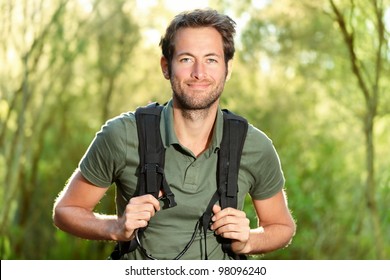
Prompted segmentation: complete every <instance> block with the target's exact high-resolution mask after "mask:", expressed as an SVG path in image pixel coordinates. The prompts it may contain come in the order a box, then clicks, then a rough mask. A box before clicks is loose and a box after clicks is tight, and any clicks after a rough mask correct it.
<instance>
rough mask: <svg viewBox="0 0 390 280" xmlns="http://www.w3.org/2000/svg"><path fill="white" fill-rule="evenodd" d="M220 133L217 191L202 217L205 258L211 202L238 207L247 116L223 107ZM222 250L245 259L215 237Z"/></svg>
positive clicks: (229, 245) (229, 241)
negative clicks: (239, 180)
mask: <svg viewBox="0 0 390 280" xmlns="http://www.w3.org/2000/svg"><path fill="white" fill-rule="evenodd" d="M223 119H224V121H223V136H222V141H221V145H220V149H219V152H218V166H217V186H218V188H217V191H216V192H215V194H214V195H213V197H212V198H211V200H210V202H209V204H208V206H207V208H206V211H205V212H204V214H203V215H202V217H201V221H202V227H203V231H204V235H205V245H204V247H205V255H206V258H207V243H206V233H207V229H208V227H209V225H210V222H211V217H212V215H213V213H212V208H213V205H214V204H215V203H216V202H217V201H218V200H219V202H220V206H221V208H222V209H223V208H227V207H232V208H237V192H238V171H239V168H240V161H241V154H242V149H243V147H244V142H245V138H246V134H247V132H248V122H247V120H246V119H244V118H242V117H240V116H238V115H235V114H233V113H232V112H230V111H228V110H226V109H224V110H223ZM218 241H219V242H220V243H221V244H222V249H223V251H224V252H225V253H227V254H228V255H229V256H230V257H231V258H234V259H245V256H243V255H237V254H234V253H233V252H232V250H231V240H230V239H226V238H222V237H218Z"/></svg>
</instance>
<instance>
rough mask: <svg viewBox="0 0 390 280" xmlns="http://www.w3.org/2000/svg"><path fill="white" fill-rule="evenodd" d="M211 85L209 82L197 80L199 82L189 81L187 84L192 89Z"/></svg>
mask: <svg viewBox="0 0 390 280" xmlns="http://www.w3.org/2000/svg"><path fill="white" fill-rule="evenodd" d="M210 85H211V83H209V82H200V83H199V82H197V83H187V86H188V87H189V88H191V89H206V88H208V87H209V86H210Z"/></svg>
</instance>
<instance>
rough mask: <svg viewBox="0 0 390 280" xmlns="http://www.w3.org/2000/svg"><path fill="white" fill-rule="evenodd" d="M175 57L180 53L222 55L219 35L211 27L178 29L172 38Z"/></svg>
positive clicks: (221, 42) (221, 41) (221, 43)
mask: <svg viewBox="0 0 390 280" xmlns="http://www.w3.org/2000/svg"><path fill="white" fill-rule="evenodd" d="M174 46H175V51H174V54H175V55H180V53H183V52H185V53H192V52H194V54H198V53H215V54H218V55H223V40H222V36H221V34H220V33H219V32H218V31H217V30H216V29H215V28H213V27H199V28H192V27H185V28H180V29H179V30H178V31H177V33H176V36H175V38H174Z"/></svg>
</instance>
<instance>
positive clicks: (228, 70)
mask: <svg viewBox="0 0 390 280" xmlns="http://www.w3.org/2000/svg"><path fill="white" fill-rule="evenodd" d="M232 72H233V59H230V60H229V61H228V63H227V74H226V80H225V81H226V82H227V81H229V80H230V77H231V75H232Z"/></svg>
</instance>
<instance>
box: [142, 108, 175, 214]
mask: <svg viewBox="0 0 390 280" xmlns="http://www.w3.org/2000/svg"><path fill="white" fill-rule="evenodd" d="M162 109H163V106H160V105H159V104H158V103H151V104H149V105H147V106H145V107H139V108H137V110H136V112H135V117H136V122H137V132H138V139H139V140H138V142H139V148H138V153H139V157H140V170H139V178H138V185H137V190H136V192H135V195H137V196H139V195H144V194H152V195H153V196H154V197H156V198H158V193H159V191H160V190H162V191H163V194H164V198H163V199H162V200H163V201H164V208H170V207H173V206H175V205H176V202H175V198H174V194H173V193H172V192H171V190H170V188H169V185H168V183H167V181H166V179H165V175H164V163H165V147H164V145H163V142H162V138H161V133H160V118H161V117H160V115H161V111H162Z"/></svg>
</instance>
